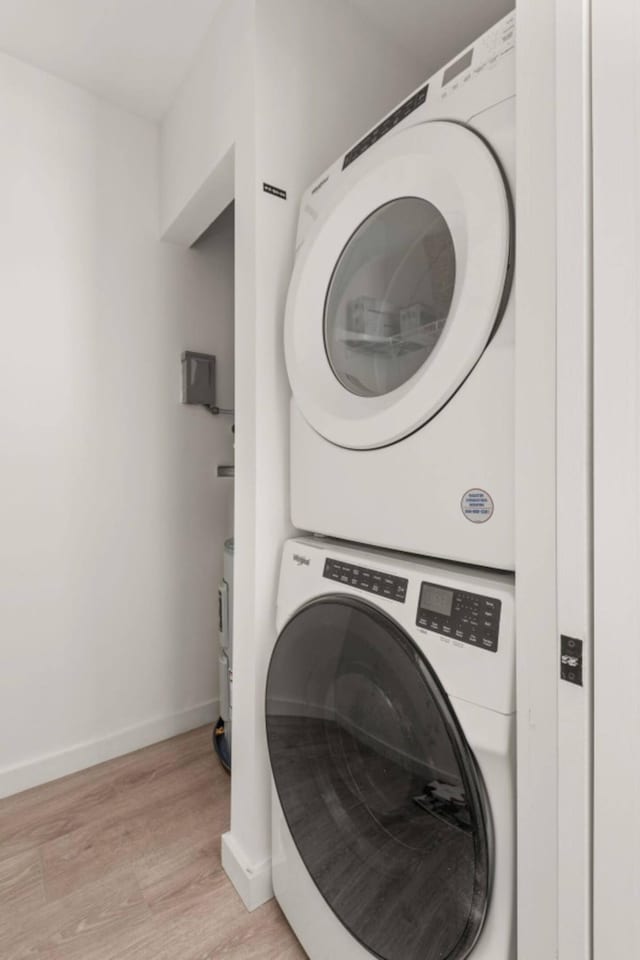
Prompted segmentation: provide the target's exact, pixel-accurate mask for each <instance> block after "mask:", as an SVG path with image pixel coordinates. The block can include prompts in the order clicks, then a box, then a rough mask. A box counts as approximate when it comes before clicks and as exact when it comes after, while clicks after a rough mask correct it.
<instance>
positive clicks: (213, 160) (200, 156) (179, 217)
mask: <svg viewBox="0 0 640 960" xmlns="http://www.w3.org/2000/svg"><path fill="white" fill-rule="evenodd" d="M252 11H253V2H252V0H222V2H221V4H220V9H219V10H218V12H217V14H216V16H215V18H214V20H213V23H212V24H211V27H210V29H209V31H208V33H207V35H206V37H205V38H204V41H203V43H202V45H201V48H200V50H199V52H198V55H197V57H196V58H195V60H194V62H193V64H192V67H191V70H190V71H189V73H188V75H187V77H186V78H185V80H184V82H183V83H182V85H181V88H180V90H179V91H178V94H177V96H176V98H175V101H174V103H173V105H172V107H171V109H170V110H169V111H168V112H167V114H166V115H165V117H164V118H163V122H162V127H161V154H160V157H161V160H160V162H161V167H160V173H161V191H162V192H161V230H162V235H163V236H167V237H169V238H170V239H172V240H174V241H176V242H179V243H184V244H189V243H191V242H192V241H193V238H194V237H195V236H198V235H199V233H201V232H202V230H203V229H204V228H205V227H206V226H207V225H208V224H209V223H211V221H212V220H215V219H216V217H217V216H218V214H219V213H220V211H221V210H222V209H223V208H224V207H225V206H226V205H227V204H228V203H229V201H230V200H231V199H232V197H233V193H234V189H233V181H234V163H233V147H234V144H235V142H236V140H237V131H238V127H239V125H241V124H242V123H251V122H252V119H251V117H250V116H247V114H246V110H245V108H244V103H243V98H242V90H243V83H244V74H245V73H246V71H249V72H251V69H252V65H251V62H250V59H249V57H248V55H247V50H246V34H247V31H248V30H249V27H250V23H251V18H252Z"/></svg>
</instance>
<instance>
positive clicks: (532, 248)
mask: <svg viewBox="0 0 640 960" xmlns="http://www.w3.org/2000/svg"><path fill="white" fill-rule="evenodd" d="M555 14H556V0H521V2H520V3H519V4H518V14H517V30H518V38H517V58H516V70H517V84H516V87H517V91H518V103H517V110H516V122H517V142H516V143H517V149H516V169H517V171H518V175H517V184H516V186H517V201H516V211H517V217H516V230H517V241H516V571H517V582H516V623H517V631H518V641H517V644H518V645H517V709H518V745H517V750H518V951H517V955H518V960H553V958H554V957H557V956H558V924H559V914H558V862H557V861H558V710H557V703H558V682H559V681H558V675H559V670H558V642H557V637H558V633H557V615H556V591H557V584H556V579H557V574H556V568H557V560H556V190H557V185H556V129H555V125H556V115H555V109H554V104H555V97H556V80H555V72H556V49H555V48H556V37H555V31H556V21H555ZM567 922H571V918H567Z"/></svg>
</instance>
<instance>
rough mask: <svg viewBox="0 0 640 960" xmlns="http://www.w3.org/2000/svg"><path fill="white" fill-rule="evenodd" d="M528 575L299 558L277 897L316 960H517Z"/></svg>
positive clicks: (273, 694)
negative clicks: (520, 597) (518, 736)
mask: <svg viewBox="0 0 640 960" xmlns="http://www.w3.org/2000/svg"><path fill="white" fill-rule="evenodd" d="M513 593H514V580H513V575H512V574H508V573H498V572H493V571H487V570H480V569H478V568H475V569H474V568H470V567H463V566H458V565H455V564H451V563H446V562H442V561H428V562H427V561H425V560H422V559H420V558H412V557H408V556H406V555H399V554H389V553H384V552H382V551H379V550H378V551H376V550H371V549H366V548H363V547H359V546H355V545H349V544H346V543H344V542H343V541H332V540H323V539H321V538H302V539H297V540H290V541H288V542H287V543H286V545H285V548H284V553H283V558H282V569H281V576H280V588H279V595H278V612H277V620H278V622H277V628H278V639H277V641H276V643H275V646H274V649H273V652H272V655H271V661H270V666H269V673H268V679H267V693H266V727H267V740H268V747H269V757H270V762H271V770H272V776H273V794H272V803H273V837H272V840H273V884H274V890H275V894H276V897H277V899H278V901H279V903H280V905H281V907H282V909H283V911H284V913H285V914H286V916H287V918H288V920H289V922H290V924H291V926H292V927H293V929H294V931H295V932H296V934H297V936H298V937H299V939H300V941H301V943H302V945H303V947H304V948H305V950H306V951H307V953H308V955H309V957H310V958H311V960H336V958H339V960H367V958H369V960H370V958H371V957H377V958H379V960H463V958H466V957H468V956H470V955H471V954H472V955H473V960H515V957H516V953H515V949H516V947H515V911H516V901H515V883H516V877H515V813H516V810H515V791H516V781H515V693H514V682H515V677H514V669H515V638H514V606H513Z"/></svg>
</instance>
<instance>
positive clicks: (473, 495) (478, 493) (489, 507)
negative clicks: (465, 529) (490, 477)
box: [460, 488, 494, 523]
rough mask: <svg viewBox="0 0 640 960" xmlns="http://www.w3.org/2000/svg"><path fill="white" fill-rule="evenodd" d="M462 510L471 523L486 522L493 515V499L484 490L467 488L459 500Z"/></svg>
mask: <svg viewBox="0 0 640 960" xmlns="http://www.w3.org/2000/svg"><path fill="white" fill-rule="evenodd" d="M460 506H461V507H462V512H463V514H464V515H465V517H466V518H467V520H470V521H471V523H486V522H487V520H490V519H491V517H492V516H493V510H494V506H493V500H492V499H491V497H490V496H489V494H488V493H487V491H486V490H480V489H478V488H474V489H473V490H467V492H466V493H465V495H464V497H463V498H462V500H461V501H460Z"/></svg>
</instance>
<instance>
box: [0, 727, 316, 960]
mask: <svg viewBox="0 0 640 960" xmlns="http://www.w3.org/2000/svg"><path fill="white" fill-rule="evenodd" d="M228 811H229V778H228V777H227V775H226V774H225V773H224V771H223V770H222V768H221V767H220V765H219V763H218V761H217V759H216V758H215V756H214V754H213V751H212V748H211V728H210V727H206V728H203V729H201V730H195V731H193V732H192V733H187V734H184V735H183V736H181V737H176V738H174V739H173V740H167V741H165V742H164V743H159V744H155V745H154V746H152V747H148V748H147V749H145V750H140V751H138V752H137V753H132V754H129V755H128V756H126V757H121V758H119V759H117V760H112V761H110V762H109V763H103V764H100V766H97V767H92V768H91V769H90V770H85V771H83V772H81V773H77V774H74V775H73V776H70V777H65V778H64V779H62V780H56V781H55V782H53V783H50V784H45V785H44V786H42V787H36V788H35V789H34V790H27V791H26V792H25V793H21V794H17V795H16V796H14V797H9V798H8V799H6V800H0V957H1V958H2V960H213V958H221V960H304V958H305V957H306V954H305V953H304V951H303V950H302V948H301V947H300V945H299V944H298V942H297V940H296V939H295V937H294V935H293V933H292V932H291V930H290V928H289V926H288V924H287V922H286V920H285V919H284V917H283V915H282V913H281V912H280V910H279V909H278V906H277V904H276V903H275V901H271V903H268V904H265V906H263V907H261V908H260V909H258V910H256V911H254V913H247V911H246V910H245V908H244V906H243V904H242V902H241V901H240V898H239V897H238V895H237V894H236V892H235V890H234V889H233V887H232V886H231V884H230V883H229V881H228V879H227V877H226V875H225V873H224V872H223V870H222V866H221V864H220V835H221V834H222V833H223V832H224V831H225V830H227V829H228V816H229V813H228Z"/></svg>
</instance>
